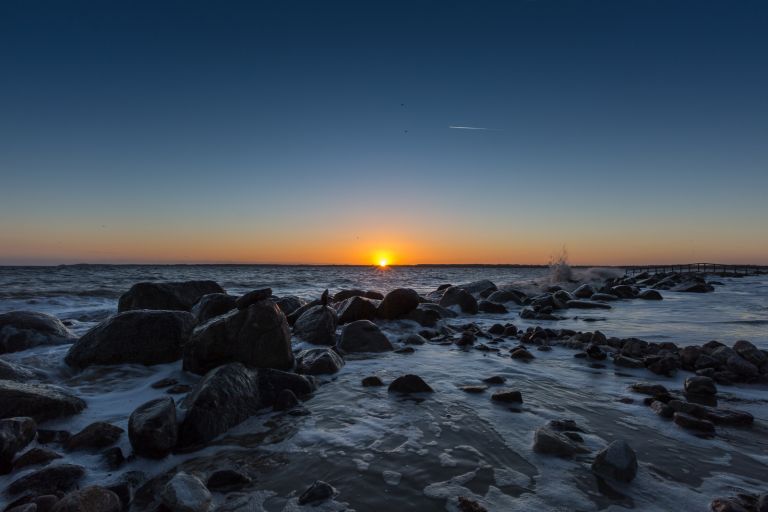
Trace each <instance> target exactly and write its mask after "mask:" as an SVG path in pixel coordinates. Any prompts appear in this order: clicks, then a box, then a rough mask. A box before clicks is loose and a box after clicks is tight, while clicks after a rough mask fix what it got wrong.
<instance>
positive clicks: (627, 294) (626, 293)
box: [611, 284, 636, 299]
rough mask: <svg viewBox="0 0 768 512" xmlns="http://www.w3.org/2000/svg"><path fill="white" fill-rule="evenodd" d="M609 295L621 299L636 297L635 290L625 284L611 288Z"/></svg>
mask: <svg viewBox="0 0 768 512" xmlns="http://www.w3.org/2000/svg"><path fill="white" fill-rule="evenodd" d="M611 294H612V295H616V296H617V297H621V298H622V299H633V298H634V297H635V295H636V294H635V289H634V288H632V287H631V286H629V285H626V284H620V285H618V286H613V287H611Z"/></svg>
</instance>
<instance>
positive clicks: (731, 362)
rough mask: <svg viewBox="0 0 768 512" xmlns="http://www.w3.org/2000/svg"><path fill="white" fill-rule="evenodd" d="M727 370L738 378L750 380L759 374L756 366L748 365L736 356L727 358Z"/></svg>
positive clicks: (744, 360) (747, 362)
mask: <svg viewBox="0 0 768 512" xmlns="http://www.w3.org/2000/svg"><path fill="white" fill-rule="evenodd" d="M727 364H728V369H729V370H730V371H732V372H733V373H735V374H736V375H738V376H740V377H744V378H746V379H752V378H755V377H757V376H758V375H759V374H760V371H759V370H758V368H757V366H755V365H754V364H752V363H750V362H749V361H747V360H746V359H744V358H743V357H741V356H740V355H738V354H734V355H732V356H731V357H729V358H728V362H727Z"/></svg>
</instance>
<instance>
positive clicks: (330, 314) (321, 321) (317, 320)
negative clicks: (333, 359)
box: [293, 305, 338, 345]
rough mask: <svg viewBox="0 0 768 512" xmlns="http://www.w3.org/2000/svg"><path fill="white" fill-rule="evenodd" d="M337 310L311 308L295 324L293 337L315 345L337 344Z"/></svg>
mask: <svg viewBox="0 0 768 512" xmlns="http://www.w3.org/2000/svg"><path fill="white" fill-rule="evenodd" d="M337 324H338V317H337V316H336V310H334V309H333V308H332V307H330V306H323V305H317V306H313V307H311V308H309V309H308V310H307V311H305V312H304V313H303V314H302V315H301V316H300V317H299V318H298V320H296V323H295V324H293V335H294V336H296V337H297V338H299V339H302V340H304V341H307V342H309V343H314V344H315V345H334V344H336V325H337Z"/></svg>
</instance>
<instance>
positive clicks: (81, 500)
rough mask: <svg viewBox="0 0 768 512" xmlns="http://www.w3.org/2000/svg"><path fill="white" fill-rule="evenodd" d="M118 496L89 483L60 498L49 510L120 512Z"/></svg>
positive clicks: (120, 506) (61, 511)
mask: <svg viewBox="0 0 768 512" xmlns="http://www.w3.org/2000/svg"><path fill="white" fill-rule="evenodd" d="M122 509H123V505H122V503H120V498H119V497H118V496H117V494H115V493H114V492H112V491H110V490H108V489H105V488H104V487H100V486H98V485H91V486H88V487H84V488H82V489H80V490H78V491H73V492H70V493H69V494H67V495H66V496H64V497H63V498H61V500H59V501H58V502H57V503H56V505H54V506H53V509H51V512H121V511H122Z"/></svg>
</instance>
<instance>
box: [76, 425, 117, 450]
mask: <svg viewBox="0 0 768 512" xmlns="http://www.w3.org/2000/svg"><path fill="white" fill-rule="evenodd" d="M123 432H124V430H123V429H122V428H120V427H118V426H115V425H112V424H111V423H106V422H103V421H97V422H95V423H91V424H90V425H88V426H87V427H85V428H84V429H83V430H81V431H80V432H78V433H77V434H74V435H73V436H72V437H70V438H69V439H67V441H66V442H65V443H64V447H65V448H66V449H67V450H69V451H76V450H92V449H97V448H106V447H107V446H112V445H113V444H115V443H116V442H117V440H118V439H120V436H121V435H122V433H123Z"/></svg>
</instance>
